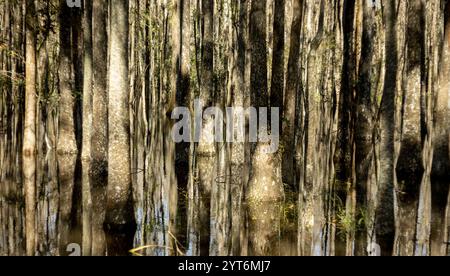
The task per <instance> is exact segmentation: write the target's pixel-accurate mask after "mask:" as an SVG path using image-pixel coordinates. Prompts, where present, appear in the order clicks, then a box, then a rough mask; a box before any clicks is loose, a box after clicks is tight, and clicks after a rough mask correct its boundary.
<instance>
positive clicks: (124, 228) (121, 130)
mask: <svg viewBox="0 0 450 276" xmlns="http://www.w3.org/2000/svg"><path fill="white" fill-rule="evenodd" d="M128 19H129V1H128V0H126V1H122V0H113V1H111V17H110V24H111V26H110V27H111V30H114V31H112V32H111V38H110V61H109V68H110V74H109V85H108V88H109V91H108V92H109V93H108V189H107V206H106V221H105V222H106V224H107V230H108V231H110V232H111V234H112V235H114V236H115V237H113V236H111V238H112V240H110V241H108V247H110V246H118V245H116V243H117V242H123V243H124V244H121V245H120V246H121V247H122V246H124V245H128V246H129V247H131V246H132V245H131V241H127V240H126V237H127V235H126V233H127V232H128V231H130V232H131V231H133V229H134V226H133V224H134V216H133V207H132V198H131V168H130V166H131V158H130V113H129V81H128V59H129V56H128V31H129V28H128V24H129V21H128ZM116 239H117V240H116Z"/></svg>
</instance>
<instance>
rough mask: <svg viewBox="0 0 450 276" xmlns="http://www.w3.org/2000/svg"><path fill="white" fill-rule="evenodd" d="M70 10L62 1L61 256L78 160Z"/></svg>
mask: <svg viewBox="0 0 450 276" xmlns="http://www.w3.org/2000/svg"><path fill="white" fill-rule="evenodd" d="M71 15H72V12H71V9H70V8H69V7H68V6H67V4H66V1H64V0H61V1H60V13H59V22H60V25H61V27H60V65H59V70H58V74H59V95H60V100H59V124H58V126H59V130H58V132H59V136H58V143H57V153H58V155H57V158H58V176H59V205H60V206H59V208H60V211H59V221H58V222H59V225H58V229H59V234H60V240H59V242H60V244H59V246H60V253H61V254H63V253H64V252H65V251H66V248H67V245H68V244H69V231H70V229H71V228H70V227H71V219H72V217H71V216H72V200H73V190H74V178H75V163H76V160H77V154H78V149H77V144H76V137H75V121H74V114H75V100H74V99H75V97H74V91H75V87H74V78H73V76H74V74H73V70H74V67H73V59H72V48H73V47H72V40H71V38H72V35H71V24H72V23H71V18H72V16H71Z"/></svg>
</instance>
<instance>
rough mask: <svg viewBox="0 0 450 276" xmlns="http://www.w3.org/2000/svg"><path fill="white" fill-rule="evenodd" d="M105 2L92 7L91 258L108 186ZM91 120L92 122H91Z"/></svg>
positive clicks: (101, 243)
mask: <svg viewBox="0 0 450 276" xmlns="http://www.w3.org/2000/svg"><path fill="white" fill-rule="evenodd" d="M107 3H108V2H107V1H106V0H98V1H95V2H93V6H92V53H93V89H92V93H93V95H92V118H93V120H92V133H91V158H92V163H91V172H90V176H91V177H90V178H91V198H92V240H93V241H96V242H95V243H93V245H92V255H94V256H103V255H105V254H106V240H105V234H104V231H103V223H104V222H105V214H106V186H107V184H108V90H107V66H108V63H107V62H106V61H107V60H108V49H107V47H108V44H107V42H108V38H107V31H106V27H107V25H106V20H107V17H108V12H107V11H108V4H107ZM94 118H95V119H94Z"/></svg>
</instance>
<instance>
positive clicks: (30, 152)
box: [23, 0, 37, 256]
mask: <svg viewBox="0 0 450 276" xmlns="http://www.w3.org/2000/svg"><path fill="white" fill-rule="evenodd" d="M35 27H36V7H35V3H34V1H32V0H28V1H26V68H25V76H26V80H25V81H26V86H25V121H24V138H23V178H24V189H25V229H26V252H27V255H29V256H32V255H34V254H35V252H36V234H35V228H36V219H35V216H36V211H35V210H36V183H35V181H36V104H37V102H36V30H35Z"/></svg>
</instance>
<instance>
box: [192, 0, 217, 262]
mask: <svg viewBox="0 0 450 276" xmlns="http://www.w3.org/2000/svg"><path fill="white" fill-rule="evenodd" d="M202 22H203V26H202V27H203V37H202V60H201V61H202V68H201V76H202V77H201V84H200V100H201V101H202V103H203V105H204V107H211V106H213V103H214V99H215V96H214V95H215V94H214V93H215V90H214V82H213V78H214V76H213V73H214V1H207V0H202ZM202 112H203V110H202ZM213 124H214V121H213V120H212V118H208V119H207V120H203V125H202V131H201V138H200V142H199V144H198V148H197V152H196V154H197V166H198V189H199V193H198V196H199V199H198V200H199V204H198V210H197V212H198V216H199V222H198V223H199V224H198V226H197V227H199V236H200V255H202V256H207V255H209V243H210V232H211V231H210V219H211V189H212V185H213V181H214V168H215V161H214V160H215V147H214V142H212V143H211V142H209V141H207V138H208V137H210V135H211V133H208V131H210V130H211V129H212V128H211V126H212V125H213Z"/></svg>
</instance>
